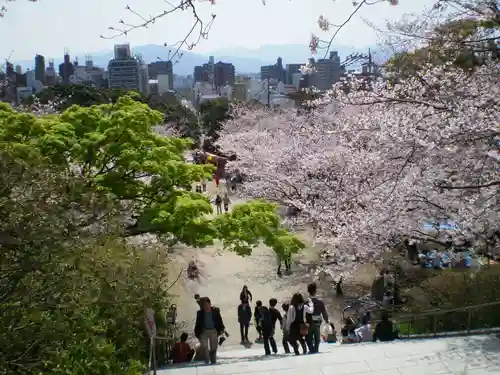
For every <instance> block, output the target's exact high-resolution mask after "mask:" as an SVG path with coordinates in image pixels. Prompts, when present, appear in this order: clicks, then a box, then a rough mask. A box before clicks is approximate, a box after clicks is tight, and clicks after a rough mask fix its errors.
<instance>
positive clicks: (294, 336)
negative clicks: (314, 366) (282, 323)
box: [288, 324, 307, 355]
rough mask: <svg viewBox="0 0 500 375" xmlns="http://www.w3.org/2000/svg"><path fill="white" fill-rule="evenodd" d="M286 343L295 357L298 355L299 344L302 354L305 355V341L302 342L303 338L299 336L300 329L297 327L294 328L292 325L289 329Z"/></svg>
mask: <svg viewBox="0 0 500 375" xmlns="http://www.w3.org/2000/svg"><path fill="white" fill-rule="evenodd" d="M288 342H289V343H290V345H291V346H292V348H293V352H294V353H295V355H299V354H300V352H299V344H300V346H301V347H302V352H303V353H304V354H306V353H307V345H306V340H304V337H302V336H301V334H300V328H299V327H298V326H296V327H294V325H293V324H292V326H291V327H290V333H289V335H288Z"/></svg>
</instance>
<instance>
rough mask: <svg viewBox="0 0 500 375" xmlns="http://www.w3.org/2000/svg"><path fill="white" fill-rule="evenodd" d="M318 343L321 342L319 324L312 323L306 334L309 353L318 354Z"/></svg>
mask: <svg viewBox="0 0 500 375" xmlns="http://www.w3.org/2000/svg"><path fill="white" fill-rule="evenodd" d="M320 342H321V324H318V323H312V324H311V325H310V326H309V331H308V333H307V346H308V348H309V352H311V353H318V352H319V344H320Z"/></svg>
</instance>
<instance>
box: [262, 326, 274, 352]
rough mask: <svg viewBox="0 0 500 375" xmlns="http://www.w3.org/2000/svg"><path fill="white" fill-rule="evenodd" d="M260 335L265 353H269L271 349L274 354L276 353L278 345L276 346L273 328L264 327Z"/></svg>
mask: <svg viewBox="0 0 500 375" xmlns="http://www.w3.org/2000/svg"><path fill="white" fill-rule="evenodd" d="M262 336H263V337H264V350H265V351H266V354H271V349H272V350H273V353H274V354H276V353H278V347H277V346H276V340H275V339H274V332H273V330H272V329H265V328H264V329H263V330H262ZM269 344H271V347H269Z"/></svg>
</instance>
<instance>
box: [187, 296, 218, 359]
mask: <svg viewBox="0 0 500 375" xmlns="http://www.w3.org/2000/svg"><path fill="white" fill-rule="evenodd" d="M200 304H201V306H202V308H201V309H200V310H198V312H197V314H196V323H195V326H194V334H195V336H196V337H197V338H198V340H200V344H201V349H202V350H203V351H204V355H205V363H206V364H209V363H211V364H216V363H217V347H218V344H219V343H218V339H219V335H222V334H223V333H224V332H225V327H224V322H223V321H222V316H221V313H220V310H219V309H218V308H217V307H215V306H212V303H211V301H210V298H208V297H203V298H201V300H200Z"/></svg>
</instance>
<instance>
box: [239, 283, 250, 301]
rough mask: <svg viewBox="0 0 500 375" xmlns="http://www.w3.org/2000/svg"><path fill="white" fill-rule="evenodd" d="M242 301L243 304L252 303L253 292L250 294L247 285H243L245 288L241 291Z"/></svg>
mask: <svg viewBox="0 0 500 375" xmlns="http://www.w3.org/2000/svg"><path fill="white" fill-rule="evenodd" d="M240 301H241V303H243V302H245V301H246V302H247V303H248V304H250V303H251V302H252V292H250V290H249V289H248V287H247V286H246V285H243V288H242V289H241V293H240Z"/></svg>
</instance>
